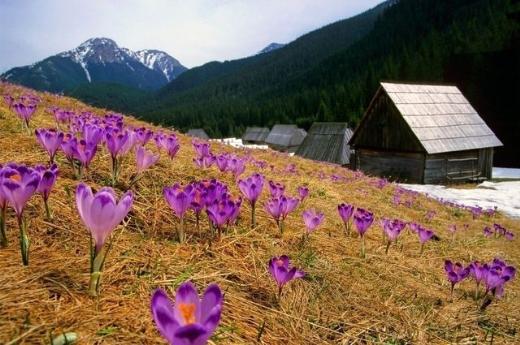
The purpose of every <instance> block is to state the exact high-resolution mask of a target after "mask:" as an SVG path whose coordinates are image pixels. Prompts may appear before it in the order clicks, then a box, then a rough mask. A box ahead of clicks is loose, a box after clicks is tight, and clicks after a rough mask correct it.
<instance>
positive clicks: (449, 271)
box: [444, 260, 470, 295]
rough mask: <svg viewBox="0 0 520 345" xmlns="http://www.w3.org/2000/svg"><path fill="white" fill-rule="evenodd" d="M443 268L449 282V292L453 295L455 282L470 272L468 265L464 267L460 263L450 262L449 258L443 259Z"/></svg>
mask: <svg viewBox="0 0 520 345" xmlns="http://www.w3.org/2000/svg"><path fill="white" fill-rule="evenodd" d="M444 270H445V271H446V276H447V277H448V280H449V281H450V283H451V294H452V295H453V288H454V287H455V284H457V283H459V282H461V281H462V280H464V279H465V278H466V277H467V276H468V275H469V273H470V267H464V266H463V265H462V264H461V263H459V262H456V263H452V262H451V261H450V260H445V261H444Z"/></svg>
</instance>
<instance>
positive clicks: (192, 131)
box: [186, 128, 209, 140]
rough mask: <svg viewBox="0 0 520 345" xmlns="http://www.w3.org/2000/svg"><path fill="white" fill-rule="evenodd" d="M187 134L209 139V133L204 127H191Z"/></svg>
mask: <svg viewBox="0 0 520 345" xmlns="http://www.w3.org/2000/svg"><path fill="white" fill-rule="evenodd" d="M186 134H187V135H188V136H190V137H194V138H199V139H204V140H209V135H208V134H207V133H206V131H205V130H203V129H202V128H193V129H190V130H189V131H188V132H187V133H186Z"/></svg>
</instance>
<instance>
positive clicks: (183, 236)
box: [177, 217, 186, 243]
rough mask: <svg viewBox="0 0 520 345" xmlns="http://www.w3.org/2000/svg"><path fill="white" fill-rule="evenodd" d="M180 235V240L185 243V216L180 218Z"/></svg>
mask: <svg viewBox="0 0 520 345" xmlns="http://www.w3.org/2000/svg"><path fill="white" fill-rule="evenodd" d="M177 233H178V235H179V242H180V243H184V240H185V239H186V235H185V234H184V217H182V218H181V219H180V222H179V230H178V231H177Z"/></svg>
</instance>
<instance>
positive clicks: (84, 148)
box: [74, 139, 97, 176]
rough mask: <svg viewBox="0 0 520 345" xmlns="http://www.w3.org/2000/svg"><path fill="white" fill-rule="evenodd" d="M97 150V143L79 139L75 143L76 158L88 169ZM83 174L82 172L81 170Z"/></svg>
mask: <svg viewBox="0 0 520 345" xmlns="http://www.w3.org/2000/svg"><path fill="white" fill-rule="evenodd" d="M96 152H97V145H95V144H93V143H87V142H86V141H85V140H83V139H82V140H79V141H78V142H77V144H76V145H75V151H74V158H76V159H77V160H78V161H79V162H80V163H81V166H82V167H84V168H85V169H86V170H87V171H88V167H89V165H90V162H92V159H94V156H95V155H96ZM80 176H81V172H80Z"/></svg>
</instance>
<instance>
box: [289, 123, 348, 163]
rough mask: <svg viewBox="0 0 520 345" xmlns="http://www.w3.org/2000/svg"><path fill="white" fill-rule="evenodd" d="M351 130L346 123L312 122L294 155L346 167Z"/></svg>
mask: <svg viewBox="0 0 520 345" xmlns="http://www.w3.org/2000/svg"><path fill="white" fill-rule="evenodd" d="M352 133H353V131H352V129H350V128H348V125H347V123H346V122H314V123H313V124H312V126H311V128H310V129H309V132H307V136H306V137H305V139H304V140H303V142H302V144H301V145H300V147H298V149H297V150H296V155H298V156H301V157H304V158H309V159H313V160H316V161H322V162H330V163H336V164H340V165H348V164H349V162H350V146H349V145H348V142H349V140H350V138H351V137H352Z"/></svg>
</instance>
